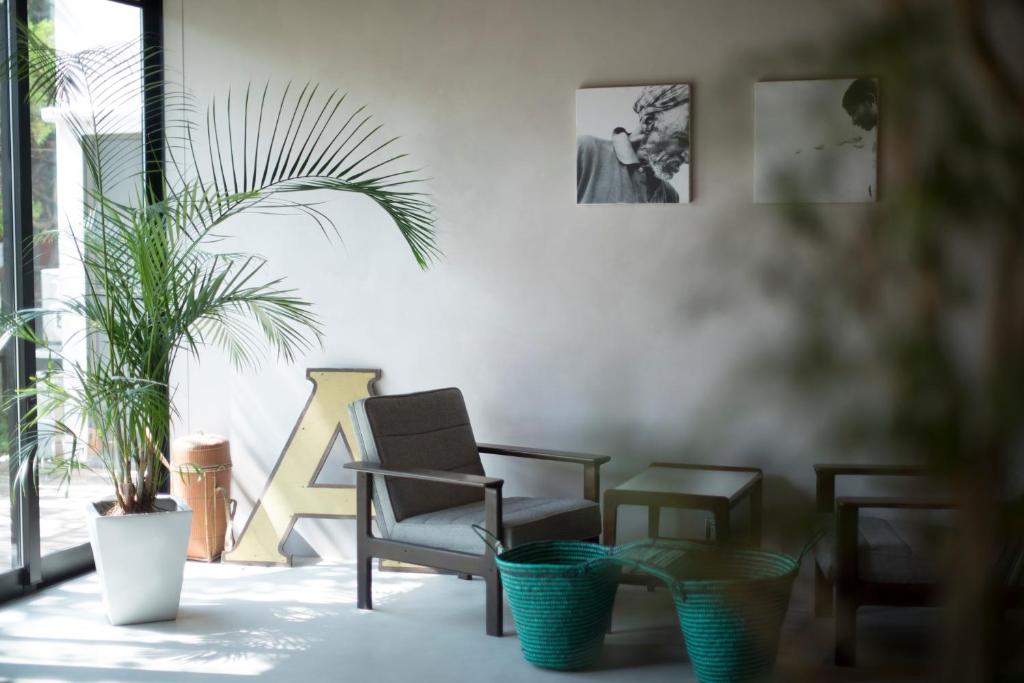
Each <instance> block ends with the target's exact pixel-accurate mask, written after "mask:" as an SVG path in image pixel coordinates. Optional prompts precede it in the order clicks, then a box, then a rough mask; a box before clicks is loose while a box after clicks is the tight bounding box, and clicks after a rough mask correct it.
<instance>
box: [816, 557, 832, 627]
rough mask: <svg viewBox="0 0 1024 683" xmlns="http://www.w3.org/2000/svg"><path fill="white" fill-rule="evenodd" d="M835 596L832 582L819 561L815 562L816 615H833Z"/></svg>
mask: <svg viewBox="0 0 1024 683" xmlns="http://www.w3.org/2000/svg"><path fill="white" fill-rule="evenodd" d="M834 600H835V596H834V593H833V590H832V582H831V581H829V579H828V577H827V576H825V572H823V571H821V567H819V566H818V563H817V562H815V563H814V616H816V617H819V618H821V617H831V616H832V612H833V602H834Z"/></svg>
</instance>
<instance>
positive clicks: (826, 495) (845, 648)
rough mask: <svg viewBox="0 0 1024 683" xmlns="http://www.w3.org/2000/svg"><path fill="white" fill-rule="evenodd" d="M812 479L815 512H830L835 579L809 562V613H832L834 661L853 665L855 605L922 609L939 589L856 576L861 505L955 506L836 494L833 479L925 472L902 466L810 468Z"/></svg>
mask: <svg viewBox="0 0 1024 683" xmlns="http://www.w3.org/2000/svg"><path fill="white" fill-rule="evenodd" d="M814 472H815V476H816V479H817V487H816V488H817V490H816V500H817V510H818V512H832V513H835V520H834V522H835V527H834V531H833V533H834V534H835V546H834V548H835V557H834V558H833V564H832V566H833V572H834V575H833V576H834V581H830V580H829V579H828V577H826V576H825V574H824V573H823V572H822V571H821V567H819V566H818V563H817V562H815V563H814V613H815V616H818V617H829V616H832V615H833V609H834V613H835V619H836V629H835V653H834V657H835V663H836V664H837V665H839V666H853V665H854V664H855V663H856V651H857V608H858V607H861V606H865V605H887V606H892V607H923V606H927V605H934V604H936V602H937V601H938V598H939V594H940V589H941V587H940V586H939V585H937V584H907V583H883V582H877V581H867V580H865V579H863V578H862V577H860V576H859V572H858V567H859V566H860V564H859V559H858V556H857V555H858V542H857V538H858V520H859V517H860V511H861V510H864V509H889V510H944V509H951V508H953V507H954V506H953V505H952V503H950V502H949V501H944V500H927V499H926V500H921V499H916V500H915V499H912V498H905V497H898V496H887V497H879V496H875V497H850V496H843V497H839V498H837V497H836V477H839V476H880V477H920V476H924V475H926V474H927V470H925V469H923V468H920V467H908V466H903V465H835V464H817V465H815V466H814Z"/></svg>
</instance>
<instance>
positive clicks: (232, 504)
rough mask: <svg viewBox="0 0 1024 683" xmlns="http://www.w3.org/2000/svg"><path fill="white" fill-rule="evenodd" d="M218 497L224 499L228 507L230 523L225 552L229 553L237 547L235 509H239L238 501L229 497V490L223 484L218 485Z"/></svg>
mask: <svg viewBox="0 0 1024 683" xmlns="http://www.w3.org/2000/svg"><path fill="white" fill-rule="evenodd" d="M216 493H217V497H218V498H221V499H223V500H224V505H225V507H226V508H227V510H226V511H227V513H228V520H227V521H228V523H227V529H225V531H224V552H226V553H229V552H231V551H232V550H234V549H235V511H236V510H237V509H238V501H237V500H235V499H234V498H228V491H227V489H225V488H224V487H223V486H218V487H217V490H216Z"/></svg>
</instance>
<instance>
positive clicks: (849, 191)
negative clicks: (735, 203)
mask: <svg viewBox="0 0 1024 683" xmlns="http://www.w3.org/2000/svg"><path fill="white" fill-rule="evenodd" d="M877 137H878V81H877V80H876V79H874V78H855V79H850V78H845V79H828V80H808V81H771V82H763V83H757V84H755V86H754V201H756V202H761V203H780V202H807V203H867V202H873V201H875V200H876V199H877V195H878V164H877Z"/></svg>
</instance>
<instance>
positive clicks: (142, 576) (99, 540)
mask: <svg viewBox="0 0 1024 683" xmlns="http://www.w3.org/2000/svg"><path fill="white" fill-rule="evenodd" d="M157 501H158V503H157V504H158V505H159V506H160V507H161V508H165V509H166V510H167V511H165V512H164V511H161V512H151V513H148V514H143V515H123V516H119V517H104V516H103V515H101V514H100V512H99V510H98V509H97V505H102V504H103V503H104V502H108V503H109V501H97V502H96V503H90V504H89V505H88V506H87V511H88V515H89V540H90V541H91V542H92V555H93V557H94V558H95V560H96V573H97V574H98V575H99V578H100V586H101V587H102V589H103V606H104V607H105V608H106V610H107V618H108V619H110V623H111V624H114V625H121V624H140V623H143V622H147V621H167V620H169V619H174V618H176V617H177V616H178V601H179V599H180V598H181V576H182V573H183V572H184V570H185V557H186V553H187V552H188V535H189V530H190V529H191V527H192V508H190V507H189V506H188V505H186V504H185V503H184V502H182V501H181V500H180V499H178V498H175V497H174V496H159V497H158V498H157Z"/></svg>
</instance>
